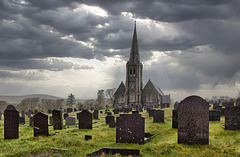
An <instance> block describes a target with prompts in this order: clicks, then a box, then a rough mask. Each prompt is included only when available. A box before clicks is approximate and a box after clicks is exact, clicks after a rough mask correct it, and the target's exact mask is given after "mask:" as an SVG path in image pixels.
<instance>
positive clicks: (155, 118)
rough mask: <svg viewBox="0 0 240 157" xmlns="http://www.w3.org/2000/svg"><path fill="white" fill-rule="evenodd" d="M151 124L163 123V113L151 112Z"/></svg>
mask: <svg viewBox="0 0 240 157" xmlns="http://www.w3.org/2000/svg"><path fill="white" fill-rule="evenodd" d="M153 122H154V123H164V111H163V110H155V111H154V112H153Z"/></svg>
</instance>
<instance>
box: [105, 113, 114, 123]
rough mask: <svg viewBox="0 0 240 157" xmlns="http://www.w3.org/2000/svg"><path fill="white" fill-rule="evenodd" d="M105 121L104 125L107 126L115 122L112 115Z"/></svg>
mask: <svg viewBox="0 0 240 157" xmlns="http://www.w3.org/2000/svg"><path fill="white" fill-rule="evenodd" d="M105 119H106V124H109V123H110V122H112V121H114V122H115V118H114V116H112V115H109V116H106V117H105Z"/></svg>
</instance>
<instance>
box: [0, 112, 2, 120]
mask: <svg viewBox="0 0 240 157" xmlns="http://www.w3.org/2000/svg"><path fill="white" fill-rule="evenodd" d="M0 120H2V112H1V111H0Z"/></svg>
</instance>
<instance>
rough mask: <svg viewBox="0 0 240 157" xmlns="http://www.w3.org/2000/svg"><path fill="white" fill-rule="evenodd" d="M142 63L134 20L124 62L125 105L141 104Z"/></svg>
mask: <svg viewBox="0 0 240 157" xmlns="http://www.w3.org/2000/svg"><path fill="white" fill-rule="evenodd" d="M142 68H143V66H142V63H141V62H140V56H139V52H138V41H137V31H136V22H135V27H134V33H133V39H132V47H131V52H130V58H129V61H128V62H127V64H126V91H125V92H126V101H125V102H126V105H128V106H130V107H136V105H140V104H142V102H141V101H142Z"/></svg>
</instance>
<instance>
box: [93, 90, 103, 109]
mask: <svg viewBox="0 0 240 157" xmlns="http://www.w3.org/2000/svg"><path fill="white" fill-rule="evenodd" d="M104 98H105V97H104V90H103V89H101V90H98V93H97V100H96V104H95V108H96V109H101V108H103V106H104Z"/></svg>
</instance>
